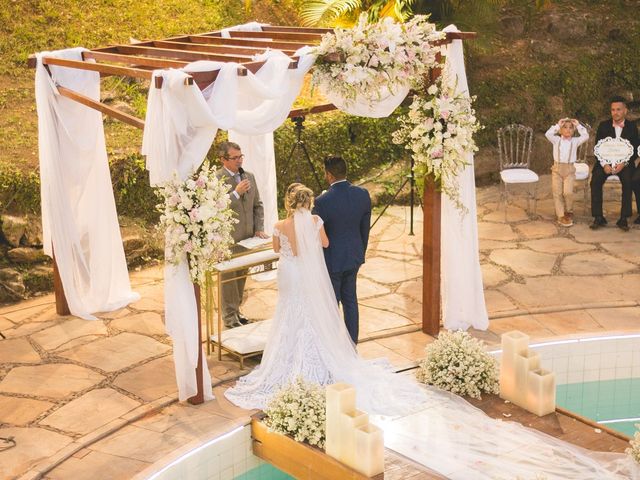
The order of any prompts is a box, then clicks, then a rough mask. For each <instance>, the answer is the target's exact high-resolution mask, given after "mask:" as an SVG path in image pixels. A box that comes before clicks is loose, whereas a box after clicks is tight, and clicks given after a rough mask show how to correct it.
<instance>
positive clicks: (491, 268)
mask: <svg viewBox="0 0 640 480" xmlns="http://www.w3.org/2000/svg"><path fill="white" fill-rule="evenodd" d="M480 267H481V268H482V283H483V285H484V286H485V288H486V287H495V286H496V285H498V284H499V283H502V282H504V281H505V280H508V279H509V276H508V275H507V274H506V273H504V272H503V271H502V270H500V269H499V268H498V267H496V266H495V265H492V264H490V263H483V264H481V265H480Z"/></svg>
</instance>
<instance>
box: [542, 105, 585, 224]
mask: <svg viewBox="0 0 640 480" xmlns="http://www.w3.org/2000/svg"><path fill="white" fill-rule="evenodd" d="M576 128H577V129H578V134H579V136H578V137H574V136H573V135H574V133H575V131H576ZM545 136H546V137H547V140H549V141H550V142H551V143H552V145H553V167H551V188H552V191H553V203H554V205H555V208H556V215H557V217H558V223H559V224H560V225H562V226H563V227H570V226H571V225H573V184H574V182H575V179H576V167H575V165H574V163H575V162H576V152H577V150H578V146H580V145H582V144H583V143H584V142H586V141H587V140H588V139H589V134H588V133H587V129H586V128H584V127H583V126H582V125H580V123H579V122H578V121H577V120H576V119H575V118H563V119H561V120H559V121H558V123H557V124H555V125H552V126H551V128H549V130H547V133H545Z"/></svg>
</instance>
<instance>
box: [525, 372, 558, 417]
mask: <svg viewBox="0 0 640 480" xmlns="http://www.w3.org/2000/svg"><path fill="white" fill-rule="evenodd" d="M527 410H529V411H530V412H531V413H535V414H536V415H538V416H539V417H542V416H543V415H548V414H549V413H553V412H555V410H556V376H555V374H554V373H553V372H550V371H548V370H542V369H540V368H538V369H535V370H531V371H530V372H529V374H528V389H527Z"/></svg>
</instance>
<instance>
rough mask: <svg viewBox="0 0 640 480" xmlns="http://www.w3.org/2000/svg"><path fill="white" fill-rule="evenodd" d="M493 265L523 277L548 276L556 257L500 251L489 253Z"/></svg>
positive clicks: (521, 251)
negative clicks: (495, 264)
mask: <svg viewBox="0 0 640 480" xmlns="http://www.w3.org/2000/svg"><path fill="white" fill-rule="evenodd" d="M489 258H491V261H492V262H494V263H497V264H498V265H502V266H504V267H508V268H510V269H511V270H513V271H514V272H516V273H518V274H520V275H525V276H532V277H533V276H538V275H549V274H550V273H551V270H552V269H553V266H554V265H555V263H556V258H557V255H552V254H548V253H540V252H532V251H531V250H525V249H501V250H494V251H492V252H491V254H490V256H489Z"/></svg>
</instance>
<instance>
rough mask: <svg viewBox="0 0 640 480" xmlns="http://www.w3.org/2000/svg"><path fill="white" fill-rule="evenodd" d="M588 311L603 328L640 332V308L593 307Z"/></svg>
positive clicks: (615, 330)
mask: <svg viewBox="0 0 640 480" xmlns="http://www.w3.org/2000/svg"><path fill="white" fill-rule="evenodd" d="M587 313H588V314H589V315H590V316H591V318H593V319H594V320H595V321H596V322H597V323H598V324H599V325H601V326H602V328H603V329H605V330H607V331H614V332H623V331H627V332H634V333H638V332H640V308H638V307H628V308H592V309H589V310H587Z"/></svg>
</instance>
